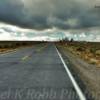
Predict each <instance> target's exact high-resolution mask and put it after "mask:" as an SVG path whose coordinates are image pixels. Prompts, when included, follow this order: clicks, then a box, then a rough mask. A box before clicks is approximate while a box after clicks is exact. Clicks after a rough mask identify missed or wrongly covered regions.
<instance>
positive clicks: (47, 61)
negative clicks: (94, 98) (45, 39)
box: [0, 43, 80, 100]
mask: <svg viewBox="0 0 100 100" xmlns="http://www.w3.org/2000/svg"><path fill="white" fill-rule="evenodd" d="M0 100H80V99H79V96H78V95H77V93H76V90H75V88H74V86H73V83H72V82H71V79H70V78H69V76H68V73H67V72H66V70H65V68H64V65H63V63H62V61H61V59H60V57H59V55H58V53H57V50H56V48H55V45H54V44H51V43H48V44H38V45H34V46H33V47H29V48H23V49H20V50H17V51H16V52H11V53H7V54H4V55H0Z"/></svg>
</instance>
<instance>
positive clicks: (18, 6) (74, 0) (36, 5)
mask: <svg viewBox="0 0 100 100" xmlns="http://www.w3.org/2000/svg"><path fill="white" fill-rule="evenodd" d="M97 3H99V1H98V0H96V1H95V2H94V1H93V0H84V1H82V0H2V1H0V21H2V22H7V23H10V24H14V25H18V26H21V27H25V28H32V29H36V30H43V29H48V28H53V27H56V28H58V29H62V30H66V29H78V28H86V27H95V26H100V9H97V8H95V4H97ZM73 19H74V20H77V21H76V22H75V21H73ZM69 20H70V22H69Z"/></svg>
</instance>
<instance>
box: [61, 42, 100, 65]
mask: <svg viewBox="0 0 100 100" xmlns="http://www.w3.org/2000/svg"><path fill="white" fill-rule="evenodd" d="M62 46H64V48H66V49H69V50H70V51H71V52H72V53H73V54H75V55H77V56H79V57H81V58H82V59H84V60H85V61H87V62H88V63H90V64H93V65H97V66H98V67H100V43H86V42H73V43H63V44H62Z"/></svg>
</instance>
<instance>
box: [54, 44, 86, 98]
mask: <svg viewBox="0 0 100 100" xmlns="http://www.w3.org/2000/svg"><path fill="white" fill-rule="evenodd" d="M55 47H56V46H55ZM56 50H57V53H58V55H59V57H60V59H61V61H62V63H63V65H64V67H65V69H66V71H67V73H68V76H69V77H70V79H71V81H72V84H73V86H74V88H75V90H76V92H77V94H78V96H79V98H80V100H86V97H85V96H84V94H83V93H82V90H81V89H80V87H79V85H78V84H77V82H76V81H75V79H74V77H73V75H72V74H71V72H70V70H69V69H68V67H67V65H66V63H65V61H64V59H63V58H62V56H61V54H60V52H59V51H58V49H57V48H56Z"/></svg>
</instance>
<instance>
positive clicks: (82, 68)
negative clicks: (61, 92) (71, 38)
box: [57, 44, 100, 100]
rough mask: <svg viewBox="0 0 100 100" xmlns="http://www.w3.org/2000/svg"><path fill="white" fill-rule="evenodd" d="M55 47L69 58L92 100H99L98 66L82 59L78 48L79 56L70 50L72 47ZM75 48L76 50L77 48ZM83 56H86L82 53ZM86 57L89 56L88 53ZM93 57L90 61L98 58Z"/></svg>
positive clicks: (64, 45)
mask: <svg viewBox="0 0 100 100" xmlns="http://www.w3.org/2000/svg"><path fill="white" fill-rule="evenodd" d="M78 45H79V44H78ZM71 46H72V45H71ZM57 47H58V48H59V49H60V51H61V52H63V53H64V55H65V56H66V57H68V58H69V60H70V62H71V63H72V64H73V65H74V67H73V69H74V71H75V72H76V73H77V74H78V75H79V76H80V78H81V79H82V81H83V82H84V84H85V85H86V88H87V89H88V90H89V91H90V92H91V94H92V96H93V98H95V100H100V67H99V66H98V65H99V64H97V63H96V62H95V63H90V62H89V61H88V60H86V59H85V58H84V57H82V54H83V50H81V49H79V47H78V49H79V52H80V54H77V53H79V52H77V51H75V50H73V49H72V48H74V46H73V47H70V46H69V45H68V44H59V45H58V46H57ZM75 48H77V46H76V47H75ZM87 48H88V47H87ZM87 48H86V49H87ZM89 49H90V47H89ZM81 51H82V54H81ZM85 52H86V51H85ZM85 55H86V54H85V53H84V55H83V56H85ZM88 55H90V54H89V53H88ZM93 55H94V54H93ZM93 55H92V56H90V59H91V58H92V57H93V58H92V59H95V57H100V56H96V55H94V56H93ZM88 59H89V58H88ZM99 60H100V59H99ZM65 61H66V60H65ZM66 62H67V61H66ZM99 63H100V62H99Z"/></svg>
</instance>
